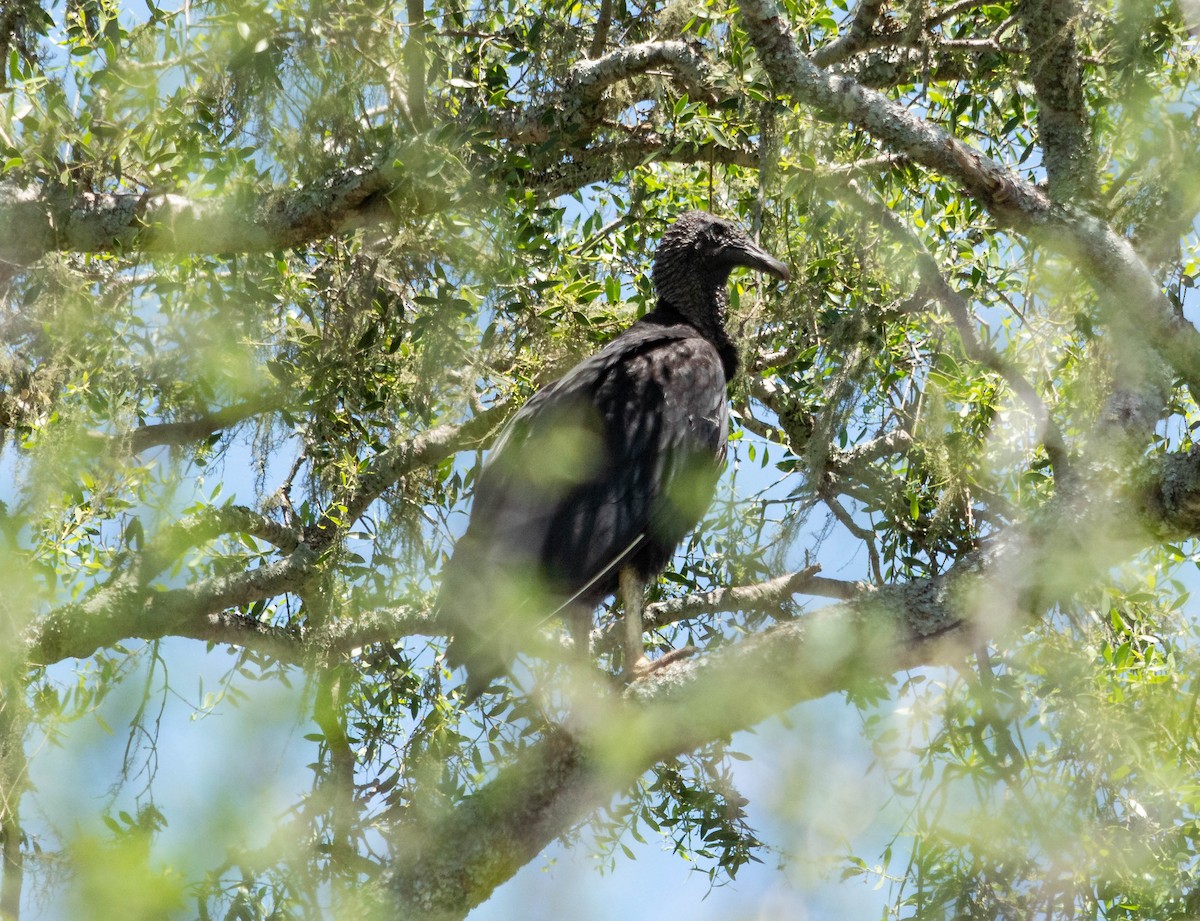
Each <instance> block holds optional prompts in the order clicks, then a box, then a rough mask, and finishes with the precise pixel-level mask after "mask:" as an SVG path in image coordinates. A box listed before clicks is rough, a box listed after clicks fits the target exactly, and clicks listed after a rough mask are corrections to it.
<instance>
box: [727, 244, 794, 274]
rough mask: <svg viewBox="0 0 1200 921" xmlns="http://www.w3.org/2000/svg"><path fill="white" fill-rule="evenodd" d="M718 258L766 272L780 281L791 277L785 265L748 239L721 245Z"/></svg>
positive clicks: (731, 263)
mask: <svg viewBox="0 0 1200 921" xmlns="http://www.w3.org/2000/svg"><path fill="white" fill-rule="evenodd" d="M720 258H721V259H722V260H724V261H725V262H728V263H729V264H730V265H744V266H745V267H746V268H748V269H756V270H758V271H759V272H767V273H768V274H770V275H774V276H775V277H776V278H778V279H780V280H781V281H788V280H790V279H791V277H792V273H791V272H790V271H789V270H788V267H787V266H786V265H784V264H783V263H782V262H780V261H779V260H778V259H776V258H775V257H774V256H772V255H771V254H770V253H768V252H767V251H766V250H765V249H763V248H762V247H760V246H759V245H758V244H757V243H755V242H753V241H752V240H750V239H745V240H738V241H737V242H736V243H729V244H727V245H726V246H724V247H722V249H721V253H720Z"/></svg>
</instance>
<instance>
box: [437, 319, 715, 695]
mask: <svg viewBox="0 0 1200 921" xmlns="http://www.w3.org/2000/svg"><path fill="white" fill-rule="evenodd" d="M671 319H673V318H671V317H662V316H657V315H656V314H651V315H649V316H648V317H646V318H645V319H643V320H641V321H639V322H638V323H636V324H634V326H632V327H631V328H630V329H628V330H627V331H626V332H624V333H623V334H622V335H620V336H618V337H617V338H616V339H614V340H613V341H612V342H611V343H609V345H608V346H606V347H605V348H604V349H603V350H602V351H601V352H599V353H598V354H596V355H594V356H592V357H591V358H589V359H587V360H585V361H583V362H581V363H580V364H579V365H577V366H576V367H575V368H573V369H572V370H571V371H570V372H569V373H568V374H567V375H566V376H565V377H563V378H562V379H561V380H558V381H556V382H555V383H553V384H550V385H548V386H547V387H545V388H543V389H542V390H540V391H539V392H538V393H537V394H535V395H534V396H533V397H532V398H531V399H530V400H529V402H528V403H526V404H525V406H524V407H522V408H521V410H520V411H519V412H518V413H517V415H516V416H515V417H514V418H513V420H512V422H511V423H510V424H509V427H508V428H507V429H506V431H505V432H504V434H503V435H502V436H501V438H500V440H499V441H498V443H497V445H496V447H495V449H494V450H493V452H492V454H491V455H490V456H489V458H488V460H487V462H486V463H485V464H484V467H483V469H482V471H481V472H480V476H479V481H478V483H477V485H476V491H475V503H474V506H473V508H472V511H471V520H470V524H469V525H468V528H467V532H466V534H464V535H463V537H462V539H461V540H460V541H459V542H458V545H457V547H456V548H455V552H454V556H453V558H452V559H451V560H450V562H449V563H448V564H447V567H446V570H445V573H444V576H443V583H442V594H441V598H440V600H439V607H440V610H441V613H442V615H443V616H444V617H445V618H447V619H448V622H449V623H450V625H451V628H452V629H453V630H454V633H455V637H454V642H453V643H452V644H451V647H450V649H449V659H450V662H451V663H452V664H460V663H461V664H466V665H467V667H468V670H469V672H470V686H471V689H472V690H473V691H474V692H476V693H477V692H478V691H481V690H482V689H483V688H484V687H485V686H486V684H487V683H488V682H489V681H490V680H491V679H492V678H493V677H495V676H496V675H497V674H499V673H500V672H502V671H503V670H504V669H505V668H506V667H507V666H508V664H509V663H510V662H511V661H512V659H513V658H514V657H515V655H516V654H517V652H519V651H521V650H522V649H526V648H529V647H530V644H531V642H533V641H534V637H535V635H536V633H537V628H538V627H539V626H540V625H541V624H543V623H544V622H545V621H546V620H548V619H549V618H550V617H551V616H553V615H554V614H556V613H559V612H560V610H562V609H564V608H567V607H570V608H572V609H574V610H577V611H578V610H583V611H586V612H588V613H589V614H590V611H591V610H592V609H593V608H594V607H595V606H596V605H597V604H598V603H599V602H600V601H601V600H602V599H603V598H604V597H605V596H606V595H609V594H611V593H612V592H614V591H615V590H616V586H617V580H618V573H619V571H620V569H621V567H623V566H628V565H631V566H633V567H635V568H636V569H637V570H638V571H639V572H640V574H641V575H643V576H644V577H650V576H653V575H656V574H657V573H658V572H659V571H661V569H662V568H663V567H664V566H665V565H666V563H667V562H668V561H669V560H670V558H671V555H672V553H673V552H674V549H675V546H676V545H677V544H678V542H679V541H680V539H682V538H683V537H684V536H685V535H686V534H687V533H688V532H689V531H690V530H692V528H694V527H695V525H696V523H697V522H698V521H699V520H700V517H701V516H702V515H703V514H704V510H705V509H706V508H707V507H708V504H709V502H710V501H711V499H712V493H713V489H714V486H715V484H716V480H717V478H718V476H719V474H720V470H721V464H722V461H723V458H724V453H725V439H726V434H727V430H728V424H729V420H728V408H727V404H726V398H725V371H724V366H723V364H722V361H721V357H720V356H719V355H718V353H717V350H716V348H715V347H714V346H713V345H712V344H711V343H710V342H708V341H707V340H706V339H704V338H703V337H701V336H700V335H699V333H697V332H696V330H695V329H694V328H692V327H691V326H689V325H687V324H685V323H675V322H670V320H671ZM588 623H589V624H590V621H589V622H588Z"/></svg>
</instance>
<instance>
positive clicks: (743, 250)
mask: <svg viewBox="0 0 1200 921" xmlns="http://www.w3.org/2000/svg"><path fill="white" fill-rule="evenodd" d="M738 266H745V267H746V268H749V269H754V270H756V271H759V272H767V273H769V274H771V275H774V276H775V277H776V278H780V279H783V280H784V281H787V280H788V279H789V278H790V277H791V273H790V272H789V271H788V267H787V266H786V265H784V264H783V263H782V262H780V261H779V260H778V259H776V258H774V257H773V256H772V255H771V254H770V253H768V252H767V251H766V250H764V249H762V248H761V247H760V246H759V245H758V244H757V243H755V242H754V241H753V240H751V239H750V237H749V236H747V234H746V232H745V231H744V230H742V228H741V227H739V226H738V225H737V224H735V223H733V222H732V221H727V220H725V219H724V218H719V217H717V216H716V215H714V214H709V213H708V212H707V211H688V212H686V213H684V214H682V215H680V216H679V218H678V219H677V220H676V221H675V223H674V224H672V225H671V226H670V227H668V228H667V232H666V233H665V234H663V238H662V242H661V243H659V244H658V251H657V252H656V253H655V254H654V270H653V279H654V290H655V291H656V292H657V294H658V297H659V300H660V301H665V302H666V303H667V304H669V305H670V306H671V307H673V308H675V310H677V311H678V312H679V313H681V314H683V316H684V317H685V318H687V319H688V320H689V321H690V322H691V323H692V324H693V325H695V326H696V327H697V328H698V329H700V330H701V331H702V332H704V333H708V334H710V335H711V334H716V333H717V332H718V331H719V330H721V331H723V329H724V321H725V309H726V307H727V306H728V303H729V299H728V296H727V295H726V293H725V285H726V283H727V282H728V281H729V273H730V272H731V271H733V270H734V269H735V268H737V267H738Z"/></svg>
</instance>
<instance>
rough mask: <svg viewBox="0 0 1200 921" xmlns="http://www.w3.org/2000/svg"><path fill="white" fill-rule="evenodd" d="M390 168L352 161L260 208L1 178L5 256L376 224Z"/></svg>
mask: <svg viewBox="0 0 1200 921" xmlns="http://www.w3.org/2000/svg"><path fill="white" fill-rule="evenodd" d="M395 182H396V177H395V176H394V175H392V174H391V171H390V170H383V169H362V170H348V171H346V172H345V173H344V174H343V175H341V176H338V177H333V178H331V179H330V180H329V181H328V182H327V183H325V184H323V185H318V186H310V187H307V188H303V189H299V190H296V191H278V192H274V193H271V194H268V195H265V196H264V197H263V198H262V199H261V200H260V201H259V202H258V204H257V206H255V207H250V208H247V207H246V206H245V204H244V203H243V202H241V201H229V200H227V199H223V198H216V199H194V198H188V197H186V196H183V195H178V194H173V193H169V192H161V193H160V192H147V193H144V194H135V193H101V194H97V193H92V192H76V191H72V190H66V189H59V188H53V187H49V186H37V185H32V186H14V185H12V184H4V183H0V226H4V227H20V228H21V233H19V234H17V233H13V234H3V235H0V262H8V263H14V264H17V265H26V264H29V263H31V262H34V261H36V260H37V259H39V258H41V257H42V256H43V255H45V254H46V253H49V252H55V251H58V252H79V253H107V252H113V251H116V250H141V251H142V252H147V253H154V252H174V253H262V252H271V251H272V250H280V249H288V248H290V247H293V246H296V245H298V244H300V243H306V242H308V241H310V240H314V239H319V238H321V237H324V236H327V235H329V234H332V233H343V232H345V231H347V230H350V229H353V228H355V227H360V226H363V225H364V224H370V223H378V222H379V221H380V220H384V219H386V218H387V217H388V216H389V215H390V212H389V209H388V204H387V201H386V200H384V199H383V197H382V193H384V192H385V191H387V190H388V189H390V188H391V187H392V186H393V185H395Z"/></svg>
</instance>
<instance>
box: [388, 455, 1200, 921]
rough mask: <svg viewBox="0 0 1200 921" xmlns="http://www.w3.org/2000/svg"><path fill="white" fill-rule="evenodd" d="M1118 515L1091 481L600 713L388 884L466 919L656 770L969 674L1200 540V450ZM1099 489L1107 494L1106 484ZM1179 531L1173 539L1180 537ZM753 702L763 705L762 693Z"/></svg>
mask: <svg viewBox="0 0 1200 921" xmlns="http://www.w3.org/2000/svg"><path fill="white" fill-rule="evenodd" d="M1150 479H1151V480H1152V481H1153V485H1151V484H1150V483H1148V484H1147V487H1146V489H1145V491H1144V493H1141V494H1137V493H1134V494H1131V495H1126V496H1125V498H1124V499H1123V500H1118V501H1117V502H1116V503H1115V505H1114V504H1112V503H1108V502H1099V501H1094V500H1095V498H1096V497H1095V496H1093V495H1091V494H1090V492H1089V484H1087V483H1086V482H1084V481H1081V480H1077V481H1075V483H1074V484H1073V485H1072V488H1068V489H1064V491H1063V492H1062V493H1061V494H1059V495H1057V496H1056V497H1055V499H1053V500H1051V503H1050V507H1048V508H1047V509H1046V510H1045V511H1046V514H1045V515H1043V516H1041V517H1040V519H1039V521H1038V522H1037V523H1035V524H1032V525H1028V526H1021V527H1013V528H1011V529H1009V530H1008V531H1007V532H1005V533H1004V534H1002V535H1001V536H999V537H997V538H996V539H995V540H993V541H991V542H990V543H989V544H988V546H987V547H985V548H984V549H982V550H980V551H977V552H974V553H972V554H970V555H968V556H967V557H964V558H963V559H962V560H960V561H959V563H958V564H957V565H956V566H955V567H954V568H953V569H951V570H950V571H948V572H947V573H945V574H943V575H941V576H937V577H933V578H925V579H915V580H913V581H911V582H908V583H905V584H903V585H889V586H883V587H880V588H877V589H875V590H873V591H867V592H863V593H862V594H861V595H860V596H859V597H858V598H857V600H855V601H849V602H844V603H840V604H834V605H830V606H828V607H826V608H822V609H820V610H818V611H816V612H814V613H812V614H809V615H806V616H803V617H799V618H796V619H793V620H788V621H785V622H783V623H780V624H777V625H776V626H774V627H771V628H769V629H768V630H765V631H763V632H761V633H758V634H755V635H754V636H751V637H749V638H747V639H745V640H743V641H741V642H738V643H733V644H730V645H729V646H725V647H723V648H721V649H719V650H717V651H716V652H713V653H710V654H708V655H702V656H697V657H695V658H692V659H688V660H681V661H676V662H674V663H672V664H670V665H667V666H665V667H664V668H661V669H659V670H657V671H655V672H652V673H651V674H650V675H649V676H647V677H646V678H644V679H642V680H640V681H637V682H635V683H634V684H632V685H631V686H629V687H628V689H627V690H626V692H625V693H624V695H611V696H607V697H606V696H603V695H599V694H597V692H596V688H595V685H594V682H593V683H588V684H587V688H588V699H587V701H586V704H585V705H584V706H581V707H580V708H579V711H578V712H577V713H576V714H574V717H573V719H572V720H571V721H570V723H569V728H560V729H553V730H550V731H548V732H547V733H546V735H545V736H544V737H543V739H542V740H541V741H540V742H538V743H536V744H533V745H531V746H530V747H528V748H527V749H525V750H524V751H523V752H522V753H521V755H520V756H519V758H518V759H517V760H516V761H515V762H513V763H512V764H511V765H509V766H507V767H505V768H504V769H502V770H501V771H500V773H499V774H498V775H497V776H496V777H495V779H494V780H492V781H491V782H490V783H488V784H487V785H486V786H485V787H483V788H482V789H481V790H480V791H479V792H478V793H476V794H474V795H472V796H469V797H467V798H466V799H465V800H464V801H462V802H461V803H460V804H459V805H457V806H454V807H448V806H443V805H440V804H438V803H436V802H429V803H422V804H420V805H413V806H411V807H409V808H408V810H407V811H405V812H403V813H401V814H399V815H398V816H397V817H396V821H395V824H394V827H393V828H392V831H391V837H392V840H393V842H394V848H395V850H394V858H395V859H394V862H393V865H392V868H391V870H390V871H389V873H388V875H387V878H386V882H385V886H386V889H387V892H388V894H389V895H390V897H391V898H392V900H393V901H394V903H395V907H396V910H397V912H398V913H399V916H400V917H409V916H420V917H422V918H425V919H430V921H445V919H451V918H453V919H458V918H462V917H463V916H464V915H465V914H466V913H467V912H468V911H469V910H470V909H471V908H472V907H474V906H475V905H477V904H479V903H480V902H482V901H483V900H484V899H486V898H487V897H488V896H489V895H490V894H491V893H492V891H493V890H494V889H495V887H496V886H498V885H499V884H500V883H502V882H504V881H505V880H506V879H508V878H509V877H511V876H512V875H513V874H514V873H515V872H516V871H517V870H518V869H519V868H520V867H522V866H523V865H525V864H526V863H528V862H529V861H530V860H532V859H533V857H534V856H535V855H536V854H537V853H539V852H540V851H541V850H542V849H543V848H544V847H545V846H546V845H547V844H549V843H550V842H551V841H553V840H554V839H555V838H557V837H559V836H560V835H561V834H562V833H563V832H564V831H565V830H567V829H569V828H571V827H573V826H574V825H575V824H577V823H578V822H580V821H582V820H583V819H584V818H585V817H586V816H587V815H588V814H589V813H590V812H592V811H593V810H594V809H596V808H598V807H599V806H600V805H602V804H603V803H606V802H609V800H610V799H611V797H612V796H613V795H614V794H615V793H619V792H620V791H622V790H624V789H626V788H627V787H628V786H629V785H630V784H632V783H633V782H634V781H635V780H636V779H637V778H638V777H639V776H640V775H641V774H642V773H643V772H645V771H646V770H647V769H649V768H650V767H651V766H652V765H654V764H655V763H657V762H659V761H661V760H662V759H665V758H670V757H673V756H676V755H678V754H680V753H681V752H686V751H690V750H693V749H695V748H696V747H698V746H700V745H703V744H706V743H707V742H711V741H713V740H714V739H722V738H727V737H728V736H729V735H730V734H731V733H733V732H736V731H737V730H739V729H744V728H747V727H750V726H753V725H755V724H756V723H758V722H761V721H762V720H763V719H765V718H767V717H769V716H771V715H772V714H775V713H779V712H782V711H784V710H786V709H787V708H788V707H791V706H793V705H794V704H796V703H798V702H800V701H802V700H808V699H812V698H816V697H821V696H823V695H825V694H828V693H831V692H833V691H837V690H842V689H846V688H851V687H854V686H855V685H857V684H859V683H861V682H864V681H874V680H878V679H879V678H882V677H887V676H889V675H892V674H894V673H895V672H897V671H900V670H902V669H906V668H914V667H916V666H919V665H929V664H944V663H959V662H962V661H963V659H964V658H966V657H968V656H971V655H973V654H974V652H975V650H976V649H977V648H978V647H979V645H980V644H981V643H984V642H986V641H988V640H990V639H993V638H997V637H1001V636H1004V635H1008V634H1010V633H1011V632H1013V631H1014V630H1019V629H1021V628H1022V627H1023V626H1024V625H1025V624H1026V623H1027V622H1028V620H1029V618H1030V617H1036V616H1039V615H1040V614H1041V613H1042V612H1043V611H1045V610H1046V609H1047V608H1048V607H1049V606H1051V605H1053V604H1054V603H1056V602H1057V601H1058V600H1061V599H1062V598H1065V597H1067V596H1069V595H1070V594H1072V593H1074V592H1077V591H1078V590H1079V589H1080V588H1082V587H1083V586H1086V585H1088V584H1090V583H1091V582H1092V580H1093V579H1095V578H1101V577H1103V575H1104V574H1105V573H1106V572H1107V571H1108V569H1109V567H1111V566H1112V565H1113V564H1114V563H1115V562H1117V561H1118V560H1120V559H1125V558H1128V556H1129V555H1130V554H1132V553H1136V552H1137V551H1138V550H1139V549H1141V547H1142V546H1144V545H1145V544H1146V542H1147V541H1151V540H1154V539H1156V537H1155V536H1152V535H1151V534H1150V532H1149V531H1142V532H1138V531H1137V530H1136V529H1134V528H1131V527H1130V521H1131V519H1132V520H1137V519H1138V518H1139V517H1143V518H1144V517H1146V516H1149V518H1151V519H1154V520H1155V521H1157V522H1158V525H1157V528H1158V531H1159V534H1158V535H1157V537H1161V536H1163V534H1165V533H1166V532H1167V531H1174V529H1175V528H1178V527H1183V528H1186V529H1188V530H1189V531H1190V533H1192V534H1196V533H1200V450H1197V451H1194V452H1191V453H1189V454H1182V455H1175V456H1173V457H1171V458H1170V459H1167V460H1164V461H1162V462H1160V463H1159V465H1158V466H1157V468H1155V469H1154V470H1153V471H1152V472H1151V476H1150ZM1092 485H1094V484H1092ZM1164 529H1165V530H1164ZM747 688H750V689H751V690H750V691H749V692H748V691H747V690H746V689H747Z"/></svg>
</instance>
